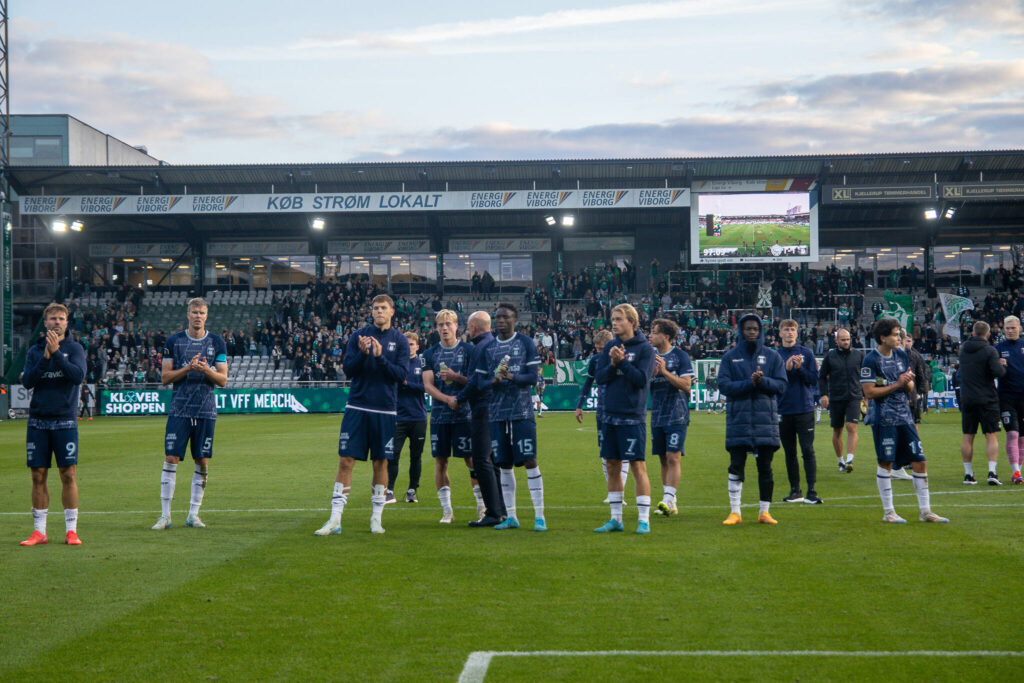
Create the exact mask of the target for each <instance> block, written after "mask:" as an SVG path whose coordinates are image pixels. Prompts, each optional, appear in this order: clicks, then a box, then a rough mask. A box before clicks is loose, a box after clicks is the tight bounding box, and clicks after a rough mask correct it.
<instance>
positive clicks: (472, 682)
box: [459, 650, 1024, 683]
mask: <svg viewBox="0 0 1024 683" xmlns="http://www.w3.org/2000/svg"><path fill="white" fill-rule="evenodd" d="M495 657H852V658H884V657H1024V651H1021V652H1018V651H1013V650H904V651H894V650H865V651H861V652H857V651H843V650H583V651H572V650H537V651H534V652H520V651H516V650H511V651H504V652H502V651H486V650H482V651H478V652H471V653H470V654H469V656H468V657H467V658H466V663H465V664H464V665H463V667H462V673H460V674H459V683H483V680H484V677H485V676H486V675H487V670H488V669H489V668H490V666H491V661H492V660H493V659H494V658H495Z"/></svg>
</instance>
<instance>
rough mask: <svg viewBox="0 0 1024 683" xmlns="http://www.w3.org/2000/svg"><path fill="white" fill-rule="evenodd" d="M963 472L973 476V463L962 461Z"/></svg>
mask: <svg viewBox="0 0 1024 683" xmlns="http://www.w3.org/2000/svg"><path fill="white" fill-rule="evenodd" d="M964 474H969V475H971V476H972V477H973V476H974V463H972V462H965V463H964Z"/></svg>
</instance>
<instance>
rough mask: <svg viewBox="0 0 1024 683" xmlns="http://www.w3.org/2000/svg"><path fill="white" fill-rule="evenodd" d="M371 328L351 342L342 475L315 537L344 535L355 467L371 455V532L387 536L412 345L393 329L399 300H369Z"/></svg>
mask: <svg viewBox="0 0 1024 683" xmlns="http://www.w3.org/2000/svg"><path fill="white" fill-rule="evenodd" d="M371 312H372V315H373V324H372V325H368V326H367V327H364V328H362V329H360V330H357V331H356V332H353V333H352V336H350V337H349V338H348V343H347V344H346V345H345V356H344V360H343V361H342V367H343V368H344V370H345V376H346V377H349V378H351V379H352V386H351V388H350V389H349V394H348V404H347V405H346V406H345V415H344V417H342V419H341V433H340V435H339V436H338V474H337V476H336V477H335V479H334V494H333V495H332V496H331V516H330V518H329V519H328V520H327V521H326V522H325V523H324V525H323V526H322V527H320V528H319V529H317V530H316V531H315V532H314V533H315V534H316V535H317V536H327V535H329V534H340V533H341V514H342V513H343V512H344V511H345V504H346V503H348V493H349V490H350V489H351V488H352V467H353V466H354V465H355V461H356V460H366V458H367V456H369V457H370V459H371V461H372V466H373V495H372V496H371V498H370V503H371V505H372V508H373V509H372V512H371V514H370V531H371V532H372V533H375V534H383V533H384V527H383V525H382V524H381V516H382V515H383V513H384V500H385V495H384V492H385V490H386V489H387V484H388V465H387V462H388V460H390V459H391V458H392V457H394V443H395V421H396V417H397V404H398V385H399V384H400V383H402V382H403V381H405V378H406V375H407V374H408V372H409V341H408V340H407V339H406V338H405V335H403V334H402V333H401V332H399V331H398V330H396V329H395V328H394V327H392V326H391V319H392V318H393V317H394V315H395V302H394V301H393V300H392V299H391V297H390V296H388V295H387V294H378V295H377V296H375V297H373V301H372V302H371Z"/></svg>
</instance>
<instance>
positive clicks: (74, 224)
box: [71, 221, 85, 232]
mask: <svg viewBox="0 0 1024 683" xmlns="http://www.w3.org/2000/svg"><path fill="white" fill-rule="evenodd" d="M83 227H85V223H83V222H82V221H71V229H72V230H74V231H75V232H82V228H83Z"/></svg>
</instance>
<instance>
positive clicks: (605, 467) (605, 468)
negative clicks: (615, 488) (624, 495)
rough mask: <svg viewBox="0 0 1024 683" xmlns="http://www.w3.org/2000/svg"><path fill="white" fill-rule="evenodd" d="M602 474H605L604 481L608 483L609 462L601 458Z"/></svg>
mask: <svg viewBox="0 0 1024 683" xmlns="http://www.w3.org/2000/svg"><path fill="white" fill-rule="evenodd" d="M601 472H603V473H604V480H605V482H606V483H607V481H608V461H607V460H605V459H604V458H601Z"/></svg>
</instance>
